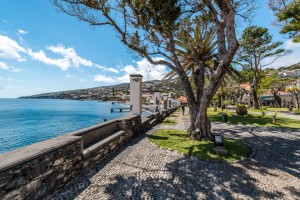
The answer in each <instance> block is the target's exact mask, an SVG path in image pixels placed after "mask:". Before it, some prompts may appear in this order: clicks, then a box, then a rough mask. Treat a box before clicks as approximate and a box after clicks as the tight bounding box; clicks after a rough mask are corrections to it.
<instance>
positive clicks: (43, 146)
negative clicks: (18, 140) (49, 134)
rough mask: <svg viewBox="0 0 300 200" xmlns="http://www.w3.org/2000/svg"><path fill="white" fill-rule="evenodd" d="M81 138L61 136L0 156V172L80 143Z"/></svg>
mask: <svg viewBox="0 0 300 200" xmlns="http://www.w3.org/2000/svg"><path fill="white" fill-rule="evenodd" d="M81 140H82V139H81V137H76V136H70V135H63V136H58V137H55V138H51V139H48V140H45V141H41V142H38V143H34V144H32V145H29V146H25V147H22V148H20V149H16V150H13V151H8V152H5V153H3V154H0V172H2V171H5V170H6V169H11V168H13V167H15V166H17V165H20V164H22V163H25V162H28V161H31V160H34V159H36V158H38V157H41V156H43V155H46V154H49V153H51V152H53V151H56V150H58V149H61V148H63V147H65V146H69V145H71V144H73V143H76V142H78V141H81Z"/></svg>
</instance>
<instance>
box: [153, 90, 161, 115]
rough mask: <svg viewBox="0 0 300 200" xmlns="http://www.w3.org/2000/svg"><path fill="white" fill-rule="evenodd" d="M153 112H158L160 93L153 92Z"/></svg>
mask: <svg viewBox="0 0 300 200" xmlns="http://www.w3.org/2000/svg"><path fill="white" fill-rule="evenodd" d="M153 96H154V108H155V109H154V110H155V112H160V92H154V95H153Z"/></svg>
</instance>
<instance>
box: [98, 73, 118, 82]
mask: <svg viewBox="0 0 300 200" xmlns="http://www.w3.org/2000/svg"><path fill="white" fill-rule="evenodd" d="M94 81H96V82H103V83H115V82H116V80H115V79H114V78H111V77H106V76H103V75H97V76H94Z"/></svg>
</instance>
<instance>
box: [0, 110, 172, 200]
mask: <svg viewBox="0 0 300 200" xmlns="http://www.w3.org/2000/svg"><path fill="white" fill-rule="evenodd" d="M175 110H176V109H175V108H173V109H170V110H168V111H163V112H161V113H153V114H152V115H150V116H148V117H147V118H143V119H141V117H140V116H139V115H129V116H126V117H121V118H118V119H116V120H112V121H109V122H106V123H101V124H98V125H95V126H92V127H89V128H86V129H82V130H79V131H75V132H73V133H70V134H66V135H63V136H59V137H56V138H52V139H49V140H46V141H42V142H39V143H36V144H33V145H30V146H27V147H24V148H21V149H17V150H14V151H10V152H7V153H4V154H0V199H44V198H47V197H48V196H49V195H51V194H52V193H53V192H54V191H55V190H56V189H57V188H59V187H61V186H63V185H65V184H66V183H67V182H68V181H70V180H72V179H73V178H75V177H76V176H78V175H79V174H80V173H81V172H82V171H83V170H84V169H86V168H88V167H91V166H93V165H94V164H96V163H97V162H98V161H99V160H101V159H102V158H103V157H104V156H106V155H107V154H109V153H110V152H111V151H112V150H114V149H116V148H118V147H119V146H121V145H122V144H123V143H125V142H126V141H127V140H129V139H130V138H132V137H134V136H135V135H137V134H140V133H144V132H145V131H146V130H148V129H150V128H151V127H153V126H154V125H156V124H157V123H160V122H161V121H162V120H163V119H164V118H165V117H166V116H168V115H169V114H170V113H172V112H174V111H175Z"/></svg>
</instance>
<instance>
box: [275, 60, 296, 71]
mask: <svg viewBox="0 0 300 200" xmlns="http://www.w3.org/2000/svg"><path fill="white" fill-rule="evenodd" d="M294 69H300V62H299V63H297V64H294V65H290V66H288V67H280V68H278V71H282V70H294Z"/></svg>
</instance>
